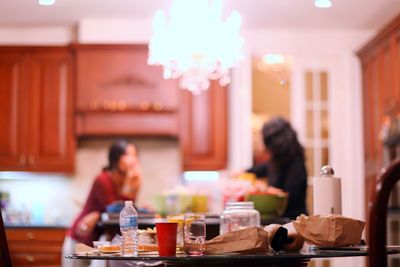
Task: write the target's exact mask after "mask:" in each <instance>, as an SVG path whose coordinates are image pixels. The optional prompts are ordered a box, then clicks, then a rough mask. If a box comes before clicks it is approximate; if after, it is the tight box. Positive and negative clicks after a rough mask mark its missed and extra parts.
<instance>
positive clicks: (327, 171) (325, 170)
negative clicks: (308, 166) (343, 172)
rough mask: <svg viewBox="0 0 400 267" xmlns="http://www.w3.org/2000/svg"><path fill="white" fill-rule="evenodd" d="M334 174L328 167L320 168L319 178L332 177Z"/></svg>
mask: <svg viewBox="0 0 400 267" xmlns="http://www.w3.org/2000/svg"><path fill="white" fill-rule="evenodd" d="M334 174H335V172H334V171H333V169H332V167H331V166H329V165H325V166H323V167H322V168H321V176H333V175H334Z"/></svg>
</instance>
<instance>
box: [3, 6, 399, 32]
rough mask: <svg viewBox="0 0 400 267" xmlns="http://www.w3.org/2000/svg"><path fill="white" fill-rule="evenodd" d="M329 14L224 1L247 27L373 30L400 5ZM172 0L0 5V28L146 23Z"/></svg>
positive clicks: (335, 9)
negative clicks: (107, 21)
mask: <svg viewBox="0 0 400 267" xmlns="http://www.w3.org/2000/svg"><path fill="white" fill-rule="evenodd" d="M332 2H333V6H332V8H329V9H319V8H315V7H314V5H313V0H225V1H224V10H225V11H226V12H225V13H226V14H228V12H230V10H232V9H236V10H238V11H239V13H240V14H241V15H242V18H243V25H244V27H246V28H269V29H348V30H375V29H378V28H381V27H382V26H383V25H384V24H385V23H387V22H388V21H390V20H391V19H392V18H394V17H395V16H396V15H398V14H400V0H332ZM170 3H171V0H56V4H55V5H54V6H39V5H38V4H37V0H1V1H0V27H1V26H3V27H4V26H6V27H7V26H72V25H76V24H77V23H78V22H79V21H80V20H82V19H84V18H92V19H115V18H120V19H132V18H135V19H149V18H151V17H152V16H153V14H154V13H155V11H156V10H157V9H160V8H166V7H167V6H169V5H170Z"/></svg>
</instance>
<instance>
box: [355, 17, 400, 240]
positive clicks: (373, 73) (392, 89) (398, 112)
mask: <svg viewBox="0 0 400 267" xmlns="http://www.w3.org/2000/svg"><path fill="white" fill-rule="evenodd" d="M358 56H359V58H360V60H361V66H362V86H363V90H362V94H363V120H364V160H365V203H366V211H367V216H369V210H368V202H369V201H371V200H372V197H373V194H374V192H375V185H376V177H377V175H378V173H379V172H380V170H381V169H382V168H383V167H384V166H386V165H388V164H389V162H390V161H391V160H393V157H392V156H391V155H390V153H388V151H389V149H388V148H387V146H386V145H385V143H386V142H387V139H388V138H390V137H391V135H392V133H393V132H394V130H396V129H395V128H396V127H398V129H397V131H400V16H398V17H397V18H395V19H394V20H393V21H392V22H390V23H389V24H388V25H387V26H386V27H385V28H384V29H383V30H382V31H380V32H379V33H378V34H377V36H376V37H374V38H373V39H372V40H371V41H370V42H369V43H367V44H366V45H365V46H364V47H363V48H362V49H361V50H360V51H359V52H358ZM396 123H398V125H397V126H396ZM399 133H400V132H399ZM399 193H400V192H393V193H392V200H395V201H394V202H393V201H391V202H390V206H391V208H395V206H392V205H396V204H395V202H399V201H398V200H399V199H400V195H399ZM398 204H400V202H399V203H398ZM398 204H397V205H398ZM398 208H400V206H399V207H398ZM367 218H368V217H367ZM396 227H400V224H399V225H398V226H396ZM395 235H396V234H395ZM395 235H393V236H395ZM397 236H398V234H397ZM398 241H399V240H398ZM395 243H398V242H394V244H395Z"/></svg>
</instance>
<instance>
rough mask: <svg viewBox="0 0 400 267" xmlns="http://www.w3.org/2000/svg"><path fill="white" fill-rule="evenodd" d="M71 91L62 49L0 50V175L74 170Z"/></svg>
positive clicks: (68, 62)
mask: <svg viewBox="0 0 400 267" xmlns="http://www.w3.org/2000/svg"><path fill="white" fill-rule="evenodd" d="M72 86H73V77H72V56H71V53H70V51H69V50H68V49H67V48H54V47H37V48H35V47H32V48H30V47H1V48H0V110H1V112H0V127H1V129H2V131H1V132H0V170H3V171H4V170H9V171H57V172H70V171H72V170H73V166H74V153H75V140H74V133H73V90H72V89H73V87H72Z"/></svg>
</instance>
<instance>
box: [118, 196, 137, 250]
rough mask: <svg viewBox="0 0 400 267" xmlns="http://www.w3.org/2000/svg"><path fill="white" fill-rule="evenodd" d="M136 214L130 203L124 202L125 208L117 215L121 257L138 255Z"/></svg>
mask: <svg viewBox="0 0 400 267" xmlns="http://www.w3.org/2000/svg"><path fill="white" fill-rule="evenodd" d="M137 217H138V214H137V212H136V210H135V208H134V207H133V202H132V201H125V207H124V208H123V209H122V211H121V213H120V215H119V228H120V230H121V235H122V243H121V249H122V255H123V256H137V255H138V222H137Z"/></svg>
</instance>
